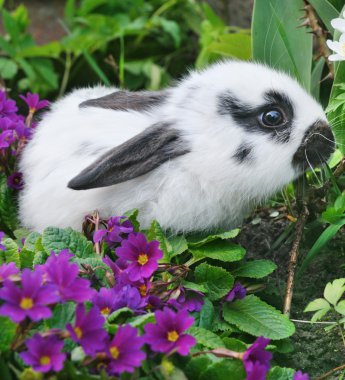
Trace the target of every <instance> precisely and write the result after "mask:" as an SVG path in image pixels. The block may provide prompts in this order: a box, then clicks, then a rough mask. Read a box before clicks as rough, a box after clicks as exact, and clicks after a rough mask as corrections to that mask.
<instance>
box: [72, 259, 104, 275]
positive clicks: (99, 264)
mask: <svg viewBox="0 0 345 380" xmlns="http://www.w3.org/2000/svg"><path fill="white" fill-rule="evenodd" d="M72 261H73V262H75V263H77V264H78V265H79V267H80V268H81V269H83V265H90V267H91V268H96V267H97V268H98V269H96V270H95V273H96V276H97V277H98V278H101V279H104V277H105V275H106V272H107V271H108V272H109V267H108V266H107V265H106V264H105V263H104V262H103V260H102V259H101V258H100V256H98V255H96V254H95V253H94V255H93V257H86V258H83V257H73V258H72Z"/></svg>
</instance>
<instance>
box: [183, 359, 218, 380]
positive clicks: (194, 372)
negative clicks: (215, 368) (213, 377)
mask: <svg viewBox="0 0 345 380" xmlns="http://www.w3.org/2000/svg"><path fill="white" fill-rule="evenodd" d="M211 363H212V362H211V359H210V358H209V357H208V356H206V355H202V356H196V357H193V358H192V359H191V360H190V361H189V363H188V364H187V366H186V368H185V373H186V375H187V376H188V379H193V380H200V376H202V374H203V373H204V372H205V370H206V369H207V367H208V366H209V365H210V364H211ZM209 380H210V379H209Z"/></svg>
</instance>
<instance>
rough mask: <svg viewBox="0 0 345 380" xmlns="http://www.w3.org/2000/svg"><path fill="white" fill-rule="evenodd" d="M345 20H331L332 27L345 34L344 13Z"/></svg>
mask: <svg viewBox="0 0 345 380" xmlns="http://www.w3.org/2000/svg"><path fill="white" fill-rule="evenodd" d="M343 17H344V18H334V19H333V20H331V25H332V26H333V28H334V29H337V30H339V32H341V33H345V11H344V12H343Z"/></svg>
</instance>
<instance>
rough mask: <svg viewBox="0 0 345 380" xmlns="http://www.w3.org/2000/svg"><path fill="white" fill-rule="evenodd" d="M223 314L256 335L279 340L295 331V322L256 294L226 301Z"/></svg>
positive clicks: (225, 317)
mask: <svg viewBox="0 0 345 380" xmlns="http://www.w3.org/2000/svg"><path fill="white" fill-rule="evenodd" d="M223 315H224V319H225V320H226V321H227V322H229V323H232V324H235V325H236V326H237V327H238V328H239V329H240V330H242V331H244V332H247V333H249V334H252V335H254V336H261V335H262V336H264V337H266V338H269V339H276V340H279V339H284V338H287V337H289V336H290V335H292V334H293V333H294V332H295V326H294V324H293V323H292V322H291V321H289V319H288V318H287V317H286V316H285V315H283V314H282V313H281V312H280V311H279V310H277V309H275V308H274V307H272V306H270V305H268V304H267V303H266V302H263V301H261V300H260V299H259V298H258V297H256V296H254V295H249V296H247V297H245V298H243V299H242V300H237V301H234V302H230V303H229V302H228V303H226V304H225V305H224V309H223Z"/></svg>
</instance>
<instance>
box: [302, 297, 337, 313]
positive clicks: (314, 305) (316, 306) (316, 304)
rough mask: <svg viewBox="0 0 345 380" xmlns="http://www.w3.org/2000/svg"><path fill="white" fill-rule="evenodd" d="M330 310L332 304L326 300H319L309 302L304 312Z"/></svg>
mask: <svg viewBox="0 0 345 380" xmlns="http://www.w3.org/2000/svg"><path fill="white" fill-rule="evenodd" d="M330 308H331V306H330V304H329V303H328V302H327V301H326V300H325V299H324V298H317V299H316V300H314V301H311V302H309V304H308V305H307V307H306V308H305V309H304V311H305V312H308V311H316V310H322V309H330Z"/></svg>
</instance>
